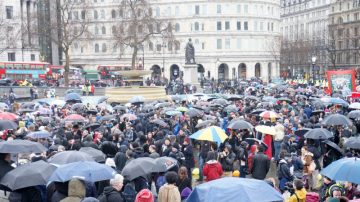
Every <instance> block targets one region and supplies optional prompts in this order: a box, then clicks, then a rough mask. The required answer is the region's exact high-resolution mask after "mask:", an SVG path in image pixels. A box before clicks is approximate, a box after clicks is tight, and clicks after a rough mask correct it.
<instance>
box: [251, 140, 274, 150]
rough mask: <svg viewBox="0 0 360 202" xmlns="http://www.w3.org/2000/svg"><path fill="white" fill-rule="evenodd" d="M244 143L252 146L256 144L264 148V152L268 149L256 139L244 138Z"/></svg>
mask: <svg viewBox="0 0 360 202" xmlns="http://www.w3.org/2000/svg"><path fill="white" fill-rule="evenodd" d="M245 141H246V142H248V143H249V144H250V145H252V144H254V143H255V142H256V143H257V144H258V145H262V146H264V147H265V150H267V148H268V146H267V144H266V143H265V142H263V141H261V140H259V139H257V138H245Z"/></svg>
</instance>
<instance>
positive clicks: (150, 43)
mask: <svg viewBox="0 0 360 202" xmlns="http://www.w3.org/2000/svg"><path fill="white" fill-rule="evenodd" d="M149 51H154V44H153V42H151V41H150V42H149Z"/></svg>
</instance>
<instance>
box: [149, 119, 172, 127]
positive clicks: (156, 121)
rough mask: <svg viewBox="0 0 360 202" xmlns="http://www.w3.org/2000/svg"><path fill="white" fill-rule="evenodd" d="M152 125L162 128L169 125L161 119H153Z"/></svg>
mask: <svg viewBox="0 0 360 202" xmlns="http://www.w3.org/2000/svg"><path fill="white" fill-rule="evenodd" d="M152 123H154V124H156V125H159V126H162V127H164V128H168V127H169V125H168V124H167V123H165V121H163V120H161V119H155V120H154V121H152Z"/></svg>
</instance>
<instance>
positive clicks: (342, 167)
mask: <svg viewBox="0 0 360 202" xmlns="http://www.w3.org/2000/svg"><path fill="white" fill-rule="evenodd" d="M359 170H360V159H359V158H356V157H352V158H343V159H340V160H337V161H334V162H332V163H331V164H330V165H328V166H327V167H325V168H324V169H322V170H321V172H320V173H321V174H322V175H324V176H326V177H328V178H330V179H332V180H335V181H347V182H352V183H355V184H359V183H360V172H359Z"/></svg>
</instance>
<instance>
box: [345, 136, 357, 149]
mask: <svg viewBox="0 0 360 202" xmlns="http://www.w3.org/2000/svg"><path fill="white" fill-rule="evenodd" d="M344 147H346V148H349V149H360V137H350V138H348V139H347V140H346V141H345V143H344Z"/></svg>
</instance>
